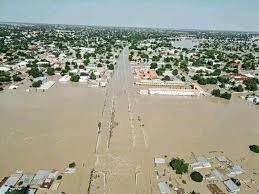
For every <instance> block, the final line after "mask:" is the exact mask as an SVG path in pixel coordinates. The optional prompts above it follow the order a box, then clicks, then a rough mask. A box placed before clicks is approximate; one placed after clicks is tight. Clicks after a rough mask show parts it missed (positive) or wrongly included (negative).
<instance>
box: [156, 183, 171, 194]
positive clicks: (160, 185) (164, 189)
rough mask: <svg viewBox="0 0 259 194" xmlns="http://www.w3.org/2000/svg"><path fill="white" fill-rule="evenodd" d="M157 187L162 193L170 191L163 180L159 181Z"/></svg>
mask: <svg viewBox="0 0 259 194" xmlns="http://www.w3.org/2000/svg"><path fill="white" fill-rule="evenodd" d="M158 188H159V191H160V193H162V194H164V193H170V189H169V187H168V186H167V184H166V183H165V182H159V183H158Z"/></svg>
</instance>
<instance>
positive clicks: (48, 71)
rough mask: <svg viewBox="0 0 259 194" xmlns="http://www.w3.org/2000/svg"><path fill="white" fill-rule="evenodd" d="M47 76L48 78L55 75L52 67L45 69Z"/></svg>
mask: <svg viewBox="0 0 259 194" xmlns="http://www.w3.org/2000/svg"><path fill="white" fill-rule="evenodd" d="M47 74H48V75H49V76H52V75H55V69H54V68H52V67H49V68H48V69H47Z"/></svg>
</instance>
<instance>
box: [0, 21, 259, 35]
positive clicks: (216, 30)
mask: <svg viewBox="0 0 259 194" xmlns="http://www.w3.org/2000/svg"><path fill="white" fill-rule="evenodd" d="M0 24H10V25H12V24H21V25H26V24H27V25H28V24H30V25H50V26H55V25H60V26H75V27H79V26H80V27H103V28H131V29H150V30H170V31H183V32H187V31H201V32H242V33H259V31H256V30H255V31H254V30H250V31H245V30H223V29H213V30H212V29H199V28H196V29H195V28H192V29H188V28H186V29H181V28H179V29H177V28H167V27H144V26H143V27H139V26H119V25H118V26H116V25H107V26H106V25H90V24H65V23H63V24H62V23H43V22H37V23H35V22H17V21H13V22H12V21H0Z"/></svg>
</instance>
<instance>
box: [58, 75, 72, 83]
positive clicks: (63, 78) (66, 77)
mask: <svg viewBox="0 0 259 194" xmlns="http://www.w3.org/2000/svg"><path fill="white" fill-rule="evenodd" d="M69 80H70V76H69V75H64V76H63V77H61V78H60V79H59V80H58V81H59V82H68V81H69Z"/></svg>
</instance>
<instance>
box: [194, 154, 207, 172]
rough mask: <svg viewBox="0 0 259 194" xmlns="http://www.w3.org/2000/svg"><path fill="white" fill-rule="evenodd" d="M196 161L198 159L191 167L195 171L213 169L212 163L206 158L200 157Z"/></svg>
mask: <svg viewBox="0 0 259 194" xmlns="http://www.w3.org/2000/svg"><path fill="white" fill-rule="evenodd" d="M195 159H196V162H194V163H192V164H191V167H192V169H193V170H197V169H202V168H210V167H211V164H210V162H209V161H208V159H207V158H206V157H205V156H198V157H196V158H195Z"/></svg>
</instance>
